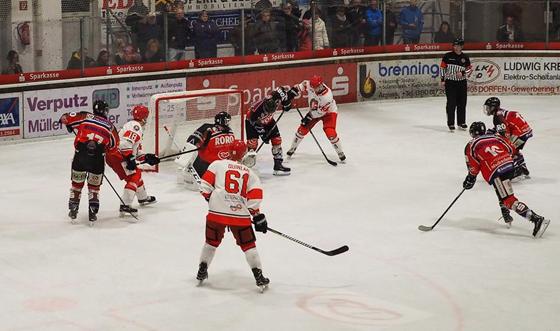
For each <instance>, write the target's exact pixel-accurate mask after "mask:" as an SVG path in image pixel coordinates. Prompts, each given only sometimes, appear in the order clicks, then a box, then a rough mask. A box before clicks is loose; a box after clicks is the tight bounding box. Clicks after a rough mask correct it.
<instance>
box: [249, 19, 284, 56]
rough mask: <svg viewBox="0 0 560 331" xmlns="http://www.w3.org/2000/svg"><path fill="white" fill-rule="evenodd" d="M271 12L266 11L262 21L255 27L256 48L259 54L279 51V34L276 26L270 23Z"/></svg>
mask: <svg viewBox="0 0 560 331" xmlns="http://www.w3.org/2000/svg"><path fill="white" fill-rule="evenodd" d="M270 16H271V12H270V10H269V9H264V10H263V11H262V12H261V15H260V20H259V21H258V22H257V24H256V25H255V30H254V38H255V47H256V48H257V51H258V52H259V54H266V53H275V52H278V51H279V45H278V33H277V31H276V27H275V25H274V24H273V23H272V22H271V21H270Z"/></svg>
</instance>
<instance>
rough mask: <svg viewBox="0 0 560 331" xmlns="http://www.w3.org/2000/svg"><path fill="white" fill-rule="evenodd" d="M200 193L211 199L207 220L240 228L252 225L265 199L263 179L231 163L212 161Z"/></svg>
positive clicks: (235, 163)
mask: <svg viewBox="0 0 560 331" xmlns="http://www.w3.org/2000/svg"><path fill="white" fill-rule="evenodd" d="M200 191H201V193H202V195H203V196H204V197H205V198H206V199H209V200H208V215H207V217H206V219H207V220H209V221H213V222H217V223H221V224H225V225H237V226H249V225H251V215H254V214H257V213H258V212H259V208H260V204H261V201H262V196H263V192H262V188H261V183H260V180H259V177H258V176H257V175H255V173H254V172H253V171H252V170H251V169H249V168H248V167H246V166H244V165H243V164H241V163H239V162H235V161H231V160H218V161H214V162H212V164H210V166H209V167H208V170H207V171H206V172H205V173H204V175H203V176H202V181H201V185H200Z"/></svg>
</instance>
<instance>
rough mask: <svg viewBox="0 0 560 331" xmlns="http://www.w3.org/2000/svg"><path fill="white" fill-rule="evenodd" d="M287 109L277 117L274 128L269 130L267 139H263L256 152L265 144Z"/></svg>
mask: <svg viewBox="0 0 560 331" xmlns="http://www.w3.org/2000/svg"><path fill="white" fill-rule="evenodd" d="M284 113H285V111H282V114H280V116H278V118H277V119H276V121H275V123H274V126H273V127H272V129H270V130H269V131H268V134H267V135H266V139H263V141H262V143H261V145H260V146H259V148H257V150H256V151H255V153H258V152H259V151H260V150H261V148H262V147H263V146H264V144H265V141H266V140H268V139H269V138H270V135H271V134H272V130H274V128H276V127H277V126H278V121H280V119H281V118H282V116H284Z"/></svg>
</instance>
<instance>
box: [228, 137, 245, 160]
mask: <svg viewBox="0 0 560 331" xmlns="http://www.w3.org/2000/svg"><path fill="white" fill-rule="evenodd" d="M246 153H247V144H246V143H245V142H244V141H243V140H235V141H234V142H233V143H232V144H231V150H230V153H229V154H230V159H231V160H233V161H241V159H243V156H245V154H246Z"/></svg>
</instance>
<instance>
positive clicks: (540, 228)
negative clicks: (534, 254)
mask: <svg viewBox="0 0 560 331" xmlns="http://www.w3.org/2000/svg"><path fill="white" fill-rule="evenodd" d="M531 222H533V224H534V225H535V228H534V229H533V237H535V238H541V237H542V236H543V234H544V232H545V231H546V228H548V225H549V224H550V220H547V219H545V218H544V217H542V216H539V215H537V214H535V213H534V212H533V214H532V215H531Z"/></svg>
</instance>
